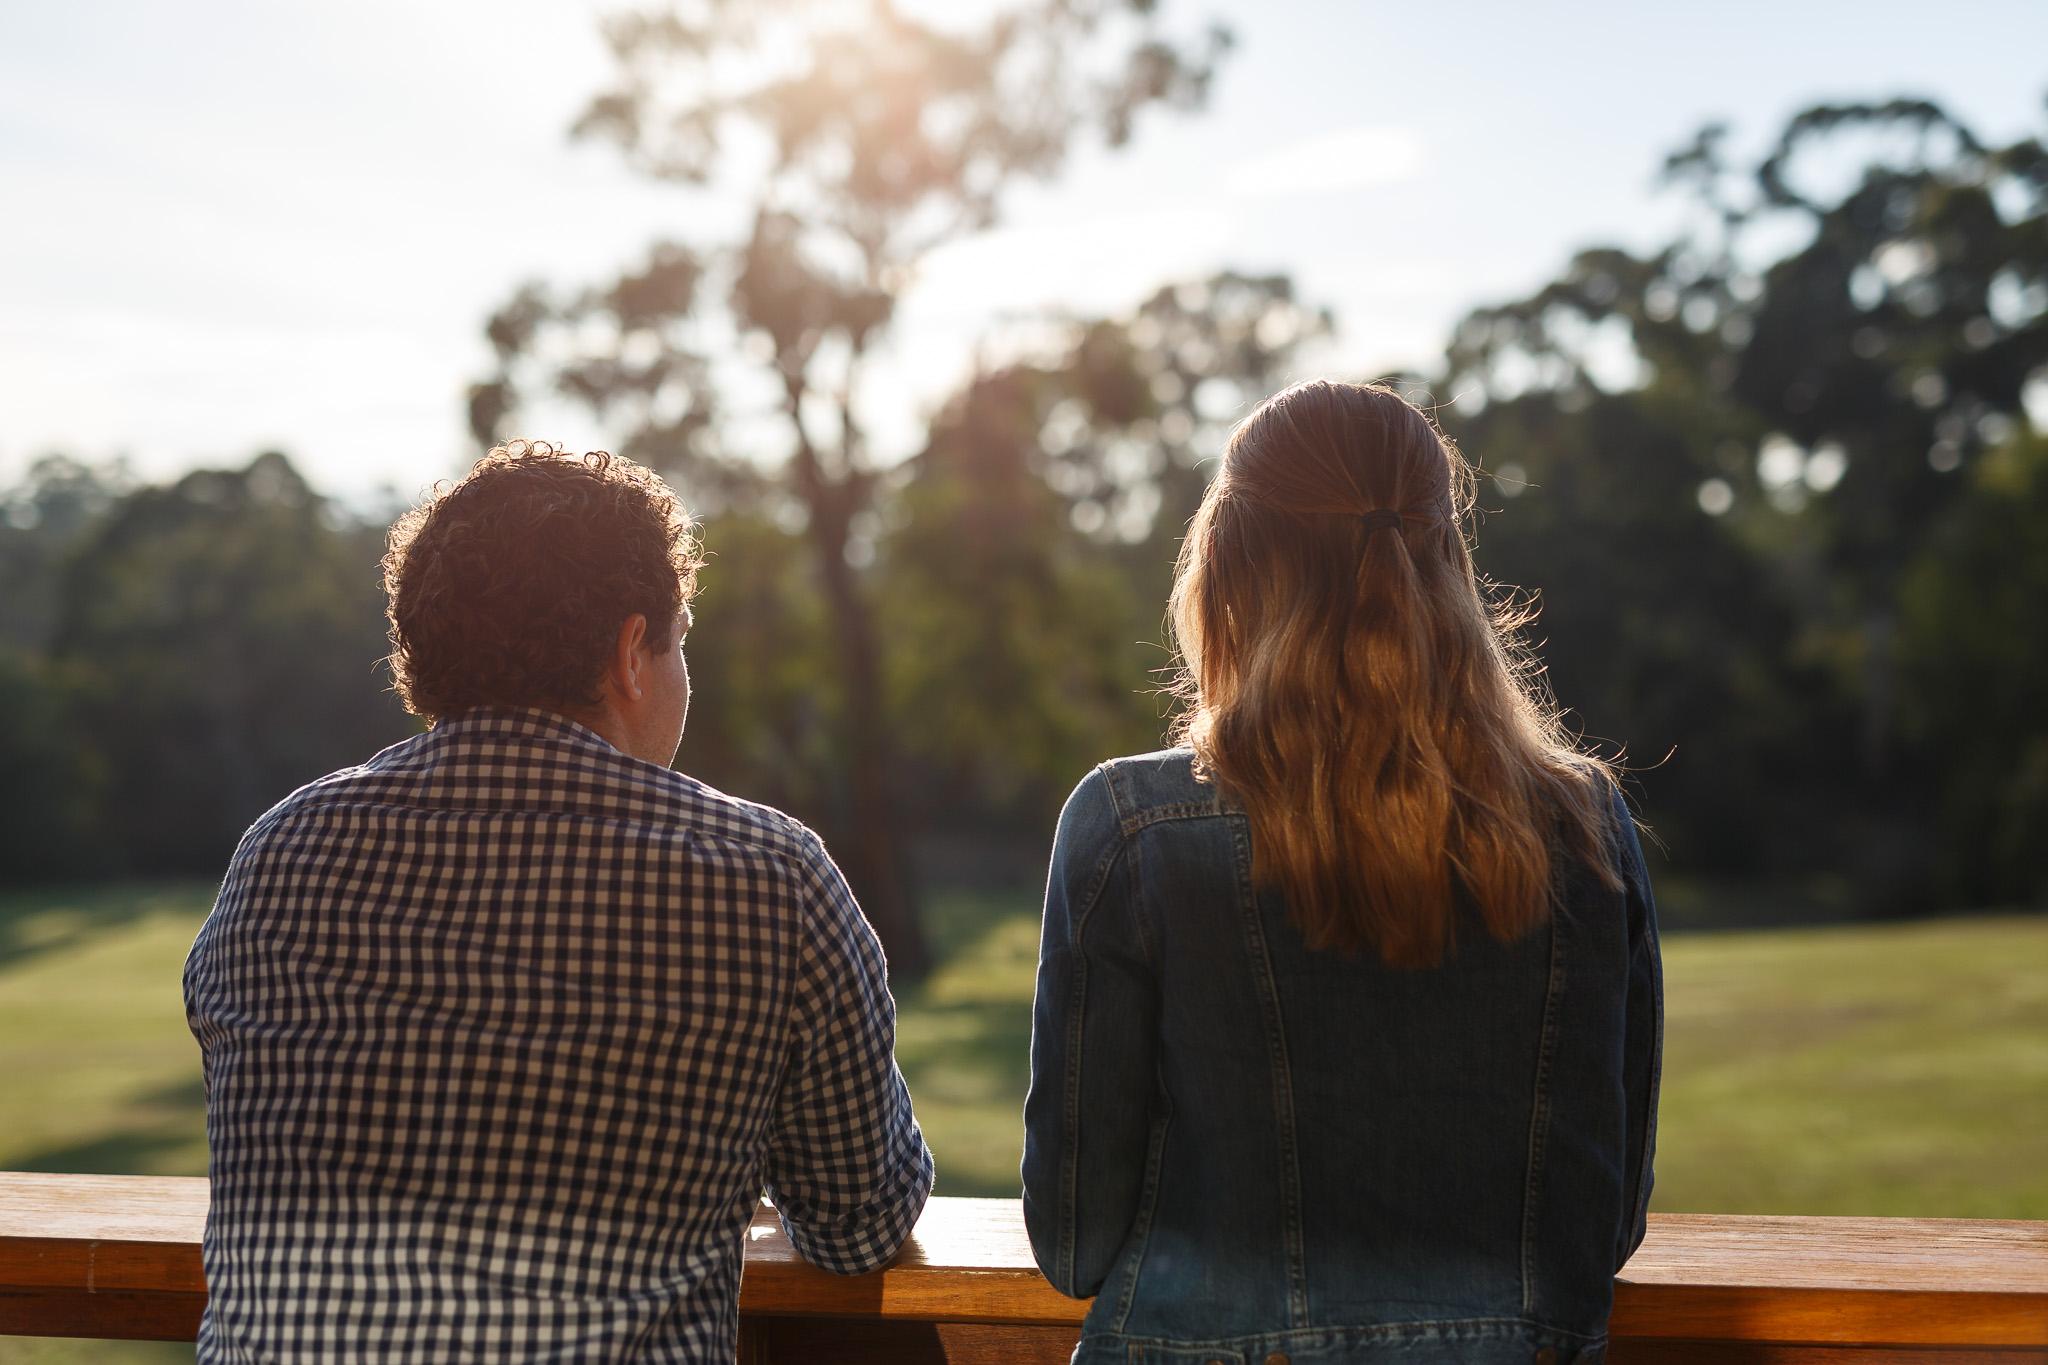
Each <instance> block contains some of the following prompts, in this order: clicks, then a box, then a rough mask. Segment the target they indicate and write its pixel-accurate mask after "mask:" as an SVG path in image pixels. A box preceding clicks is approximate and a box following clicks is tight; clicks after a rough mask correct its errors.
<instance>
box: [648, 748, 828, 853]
mask: <svg viewBox="0 0 2048 1365" xmlns="http://www.w3.org/2000/svg"><path fill="white" fill-rule="evenodd" d="M648 766H650V767H651V766H652V765H648ZM654 771H655V776H654V777H653V778H652V779H651V780H652V781H654V782H656V783H658V784H660V786H661V787H662V788H663V789H664V790H665V791H666V793H667V796H668V799H669V802H670V803H671V805H672V807H673V809H674V811H675V812H676V815H677V817H678V819H677V824H676V828H677V829H678V830H679V831H682V832H687V833H688V834H689V835H690V836H691V837H693V838H695V839H697V840H700V841H704V842H709V843H714V844H718V845H722V846H725V847H730V848H733V849H736V850H745V851H750V852H754V853H759V854H765V855H767V856H769V857H774V858H780V859H783V860H785V861H788V862H790V863H792V864H795V865H798V866H800V867H803V868H806V869H808V868H810V867H812V866H814V865H815V864H816V863H817V862H819V861H821V860H823V858H824V856H825V846H824V842H823V841H822V840H820V839H819V838H818V836H817V835H816V834H815V833H813V832H812V830H811V828H810V827H809V826H808V825H806V824H804V822H803V821H801V820H799V819H797V818H796V817H795V816H794V815H791V814H789V813H788V812H787V811H782V810H777V809H776V808H775V807H773V806H764V805H762V804H761V803H760V802H758V801H748V800H746V799H745V798H743V797H738V796H733V795H731V794H730V793H728V792H723V791H720V790H719V789H718V788H716V787H714V786H712V785H711V784H710V783H708V782H705V781H702V780H700V779H698V778H695V777H691V776H690V775H689V774H688V773H680V772H676V771H675V770H674V769H671V768H661V769H655V770H654Z"/></svg>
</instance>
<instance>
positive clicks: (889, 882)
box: [807, 483, 931, 981]
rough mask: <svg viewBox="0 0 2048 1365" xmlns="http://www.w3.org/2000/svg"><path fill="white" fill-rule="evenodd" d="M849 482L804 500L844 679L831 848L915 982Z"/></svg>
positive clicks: (918, 940)
mask: <svg viewBox="0 0 2048 1365" xmlns="http://www.w3.org/2000/svg"><path fill="white" fill-rule="evenodd" d="M852 493H853V489H852V488H849V487H848V486H847V485H846V484H845V483H836V484H832V485H827V486H823V487H818V488H817V489H816V491H815V494H814V496H812V497H810V498H809V499H807V501H808V502H809V504H810V513H811V517H810V521H811V542H812V545H813V546H814V547H815V548H816V550H817V554H818V569H819V572H820V574H821V576H822V578H823V582H824V588H825V599H826V605H827V607H828V608H829V610H830V612H831V615H832V629H833V634H834V636H835V637H836V639H837V641H838V645H839V654H840V664H841V667H842V669H843V670H844V673H843V676H844V677H845V680H846V713H845V720H844V724H845V726H846V740H847V744H846V753H847V760H848V762H849V764H850V772H849V775H848V777H849V780H848V795H849V797H850V798H851V807H852V808H851V809H850V810H849V811H848V812H847V817H848V818H847V825H846V828H847V832H848V834H849V835H850V836H851V842H850V843H847V844H845V845H842V846H840V847H836V848H834V849H833V850H832V854H833V857H834V859H835V860H836V861H837V862H838V863H839V864H840V867H841V868H842V869H843V870H844V871H845V873H846V879H847V881H848V883H850V884H851V885H852V887H853V890H854V894H855V895H856V896H858V897H859V898H860V905H861V909H862V910H864V911H865V912H866V913H867V917H868V922H869V923H871V924H873V925H874V926H875V934H876V936H877V937H878V938H880V939H881V941H882V949H883V951H884V952H885V953H887V954H888V958H889V975H890V977H891V979H893V980H899V981H915V980H918V979H920V978H921V977H923V976H924V974H925V972H926V971H927V970H928V969H929V968H930V966H931V962H930V958H929V955H928V953H927V950H926V947H925V940H924V927H923V925H922V924H921V923H920V922H919V919H918V915H917V906H916V904H915V902H914V900H913V899H912V896H911V893H910V885H909V877H908V875H907V868H906V863H907V858H906V856H905V849H904V840H903V829H902V825H901V822H900V820H899V818H898V808H897V803H896V800H895V792H894V785H893V780H892V779H893V776H894V772H895V767H894V762H893V760H894V757H895V755H894V752H893V750H894V745H893V744H892V743H891V742H890V735H889V721H888V715H887V712H886V711H885V709H884V706H883V701H882V670H881V656H880V652H879V650H878V649H877V647H876V641H875V626H874V618H873V615H872V613H871V612H870V611H869V609H868V602H867V598H866V595H865V594H864V593H863V592H862V591H861V585H860V583H859V582H858V581H857V580H856V577H855V574H854V570H853V566H852V565H851V564H849V563H847V562H846V545H847V539H848V531H849V525H850V523H851V521H852V514H853V504H854V502H855V501H856V499H855V498H854V497H853V496H852Z"/></svg>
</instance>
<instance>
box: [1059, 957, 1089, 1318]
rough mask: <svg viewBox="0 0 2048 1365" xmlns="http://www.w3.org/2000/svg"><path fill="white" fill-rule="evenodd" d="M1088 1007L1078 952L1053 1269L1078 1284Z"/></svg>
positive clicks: (1062, 1104)
mask: <svg viewBox="0 0 2048 1365" xmlns="http://www.w3.org/2000/svg"><path fill="white" fill-rule="evenodd" d="M1077 944H1078V937H1077ZM1087 1007H1088V962H1087V959H1085V958H1083V957H1082V956H1081V955H1080V954H1079V953H1078V952H1077V953H1075V954H1074V985H1073V1000H1072V1003H1071V1005H1070V1007H1069V1008H1068V1010H1067V1043H1066V1046H1067V1074H1066V1077H1065V1080H1066V1088H1065V1091H1064V1092H1063V1093H1062V1094H1061V1096H1060V1129H1061V1132H1060V1215H1059V1217H1060V1243H1059V1251H1058V1256H1057V1261H1056V1263H1055V1265H1054V1267H1053V1268H1054V1269H1055V1270H1056V1271H1058V1272H1059V1277H1060V1283H1061V1284H1062V1285H1073V1284H1074V1283H1075V1280H1074V1259H1075V1255H1076V1251H1075V1243H1076V1242H1078V1241H1079V1240H1080V1212H1079V1210H1080V1202H1081V1144H1080V1141H1079V1133H1080V1126H1081V1016H1082V1011H1084V1010H1085V1009H1086V1008H1087Z"/></svg>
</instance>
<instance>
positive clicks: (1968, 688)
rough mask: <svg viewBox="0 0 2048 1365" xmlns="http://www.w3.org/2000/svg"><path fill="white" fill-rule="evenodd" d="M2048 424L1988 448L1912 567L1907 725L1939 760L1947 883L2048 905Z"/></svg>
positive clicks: (1974, 895) (1906, 620)
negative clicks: (2047, 620)
mask: <svg viewBox="0 0 2048 1365" xmlns="http://www.w3.org/2000/svg"><path fill="white" fill-rule="evenodd" d="M2044 601H2048V433H2039V432H2033V433H2028V434H2026V435H2024V436H2020V437H2017V438H2015V439H2014V440H2012V441H2010V442H2008V443H2006V444H2005V445H2003V446H2001V447H1999V448H1997V449H1995V450H1991V451H1987V452H1985V454H1984V456H1983V457H1982V458H1981V459H1980V460H1979V461H1978V462H1977V464H1976V467H1975V468H1974V469H1973V470H1972V471H1971V474H1970V478H1969V481H1968V486H1967V488H1966V489H1965V491H1964V493H1963V495H1962V497H1960V498H1959V499H1957V500H1956V501H1955V503H1954V504H1953V505H1952V506H1951V507H1950V508H1949V509H1948V511H1947V512H1946V513H1945V514H1944V515H1943V516H1942V518H1941V521H1940V523H1939V524H1938V525H1937V526H1935V528H1934V529H1933V532H1932V534H1931V535H1930V536H1929V537H1928V539H1927V543H1926V545H1925V546H1924V547H1923V548H1922V550H1921V552H1920V555H1919V557H1918V558H1917V559H1915V560H1914V562H1913V563H1912V565H1911V566H1910V567H1909V568H1908V569H1907V571H1906V577H1905V590H1904V593H1903V595H1902V600H1901V608H1902V632H1901V639H1902V644H1903V648H1902V655H1903V658H1904V660H1905V666H1906V677H1907V680H1908V683H1909V686H1908V687H1907V688H1906V689H1905V695H1906V697H1907V701H1908V708H1907V722H1908V724H1909V726H1910V727H1911V730H1912V733H1913V734H1914V737H1915V738H1916V739H1917V740H1919V741H1920V742H1921V743H1922V744H1924V745H1926V746H1927V747H1928V748H1929V749H1930V750H1931V751H1933V752H1935V753H1938V754H1939V755H1941V760H1942V770H1943V781H1942V782H1941V783H1940V785H1939V789H1938V791H1937V793H1936V797H1937V802H1938V806H1939V809H1938V810H1937V811H1936V816H1937V819H1938V820H1939V828H1940V830H1941V834H1942V839H1941V856H1940V858H1939V861H1938V866H1937V871H1938V873H1939V875H1940V878H1941V889H1942V890H1943V891H1944V892H1946V893H1947V894H1949V895H1950V896H1953V897H1957V898H1959V899H1961V898H1967V899H1969V900H1977V901H1990V902H1993V903H1997V902H2011V901H2021V902H2031V903H2032V904H2036V905H2040V904H2048V840H2044V839H2043V838H2042V837H2041V833H2042V830H2043V829H2048V714H2044V712H2043V710H2042V707H2041V687H2042V680H2043V679H2044V678H2048V632H2044V631H2043V630H2042V628H2041V616H2042V603H2043V602H2044Z"/></svg>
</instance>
